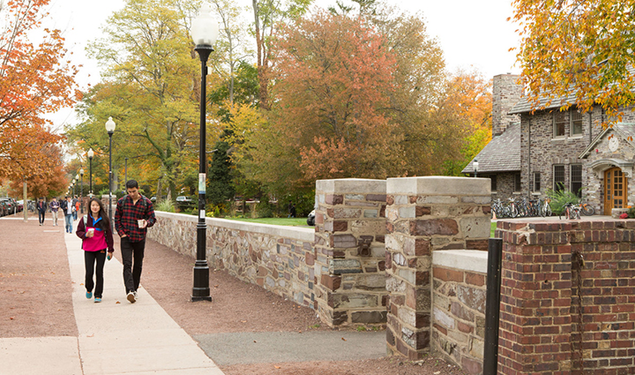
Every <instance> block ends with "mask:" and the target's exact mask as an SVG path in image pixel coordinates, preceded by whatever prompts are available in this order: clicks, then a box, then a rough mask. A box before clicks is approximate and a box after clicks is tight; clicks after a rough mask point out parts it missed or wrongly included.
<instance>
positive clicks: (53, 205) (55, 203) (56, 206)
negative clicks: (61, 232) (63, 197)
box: [49, 198, 60, 227]
mask: <svg viewBox="0 0 635 375" xmlns="http://www.w3.org/2000/svg"><path fill="white" fill-rule="evenodd" d="M49 206H50V207H51V216H53V226H55V227H56V226H57V210H59V209H60V202H58V201H57V198H53V200H52V201H51V204H50V205H49Z"/></svg>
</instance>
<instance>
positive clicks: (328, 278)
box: [320, 275, 342, 290]
mask: <svg viewBox="0 0 635 375" xmlns="http://www.w3.org/2000/svg"><path fill="white" fill-rule="evenodd" d="M320 284H322V285H324V287H326V288H328V289H330V290H337V289H339V287H340V285H341V284H342V278H341V277H340V276H334V275H322V277H321V279H320Z"/></svg>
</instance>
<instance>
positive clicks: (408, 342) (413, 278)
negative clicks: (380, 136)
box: [386, 177, 491, 360]
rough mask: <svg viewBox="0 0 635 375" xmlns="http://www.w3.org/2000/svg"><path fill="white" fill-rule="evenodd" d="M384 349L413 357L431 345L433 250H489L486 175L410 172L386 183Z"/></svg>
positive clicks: (427, 350)
mask: <svg viewBox="0 0 635 375" xmlns="http://www.w3.org/2000/svg"><path fill="white" fill-rule="evenodd" d="M386 201H387V204H388V205H387V207H386V220H387V224H386V227H387V234H386V277H387V279H386V288H387V289H388V292H389V293H390V296H389V304H388V322H387V329H386V341H387V345H388V350H389V351H390V352H392V353H394V354H398V353H401V354H403V355H405V356H407V357H408V358H410V359H412V360H416V359H420V358H422V357H423V354H424V353H426V352H429V351H430V345H429V343H430V336H431V325H432V324H433V322H432V318H431V305H432V303H431V298H432V294H431V288H432V287H433V285H432V281H431V280H432V279H431V265H432V253H433V252H434V251H436V250H448V249H477V250H487V242H488V238H489V234H490V218H489V213H490V201H491V196H490V183H489V179H481V178H465V177H413V178H391V179H388V185H387V187H386Z"/></svg>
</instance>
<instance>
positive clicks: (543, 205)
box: [538, 198, 553, 217]
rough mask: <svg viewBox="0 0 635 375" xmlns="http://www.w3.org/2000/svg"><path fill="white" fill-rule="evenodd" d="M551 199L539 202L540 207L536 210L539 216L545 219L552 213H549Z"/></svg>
mask: <svg viewBox="0 0 635 375" xmlns="http://www.w3.org/2000/svg"><path fill="white" fill-rule="evenodd" d="M550 203H551V199H549V198H545V199H541V200H540V203H539V205H540V207H539V208H538V209H539V211H540V216H542V217H546V216H551V215H552V214H553V212H552V211H551V204H550Z"/></svg>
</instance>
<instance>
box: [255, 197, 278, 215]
mask: <svg viewBox="0 0 635 375" xmlns="http://www.w3.org/2000/svg"><path fill="white" fill-rule="evenodd" d="M276 210H277V207H276V206H275V205H274V204H272V203H271V202H269V199H268V198H264V199H261V200H260V203H258V205H257V206H256V212H257V213H258V217H259V218H268V217H274V216H275V215H274V213H275V211H276Z"/></svg>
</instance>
